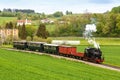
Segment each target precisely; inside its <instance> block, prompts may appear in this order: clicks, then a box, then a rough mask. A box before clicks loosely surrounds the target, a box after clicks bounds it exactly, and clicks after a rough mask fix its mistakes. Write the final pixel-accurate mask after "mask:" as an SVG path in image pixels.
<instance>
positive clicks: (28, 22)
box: [17, 19, 32, 26]
mask: <svg viewBox="0 0 120 80" xmlns="http://www.w3.org/2000/svg"><path fill="white" fill-rule="evenodd" d="M31 22H32V21H31V20H27V19H26V20H18V21H17V26H19V25H20V26H21V25H23V24H25V25H31V24H32V23H31Z"/></svg>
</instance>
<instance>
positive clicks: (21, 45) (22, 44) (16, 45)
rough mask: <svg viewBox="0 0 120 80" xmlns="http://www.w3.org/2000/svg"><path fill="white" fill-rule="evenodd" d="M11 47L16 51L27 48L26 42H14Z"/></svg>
mask: <svg viewBox="0 0 120 80" xmlns="http://www.w3.org/2000/svg"><path fill="white" fill-rule="evenodd" d="M13 47H14V48H17V49H22V50H24V49H26V48H27V47H28V46H27V42H26V41H14V42H13Z"/></svg>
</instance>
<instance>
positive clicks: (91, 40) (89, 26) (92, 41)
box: [84, 24, 100, 48]
mask: <svg viewBox="0 0 120 80" xmlns="http://www.w3.org/2000/svg"><path fill="white" fill-rule="evenodd" d="M96 31H97V29H96V25H95V24H87V25H86V26H85V32H84V37H85V39H86V40H88V43H89V44H93V45H94V47H95V48H100V46H99V43H97V42H96V41H95V38H93V37H92V36H93V35H92V33H93V32H96Z"/></svg>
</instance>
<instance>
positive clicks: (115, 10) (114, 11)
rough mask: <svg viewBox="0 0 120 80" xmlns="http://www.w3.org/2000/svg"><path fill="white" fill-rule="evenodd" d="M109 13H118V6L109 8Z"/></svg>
mask: <svg viewBox="0 0 120 80" xmlns="http://www.w3.org/2000/svg"><path fill="white" fill-rule="evenodd" d="M111 13H120V6H118V7H113V8H112V10H111Z"/></svg>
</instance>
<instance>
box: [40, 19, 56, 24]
mask: <svg viewBox="0 0 120 80" xmlns="http://www.w3.org/2000/svg"><path fill="white" fill-rule="evenodd" d="M41 22H42V23H54V21H53V20H50V19H47V18H46V19H42V20H41Z"/></svg>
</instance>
